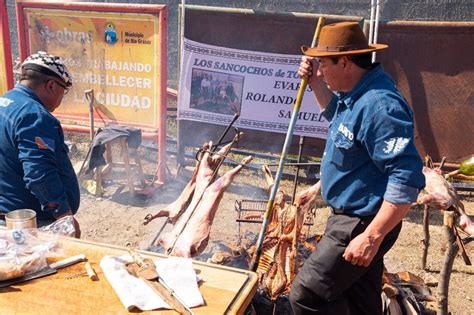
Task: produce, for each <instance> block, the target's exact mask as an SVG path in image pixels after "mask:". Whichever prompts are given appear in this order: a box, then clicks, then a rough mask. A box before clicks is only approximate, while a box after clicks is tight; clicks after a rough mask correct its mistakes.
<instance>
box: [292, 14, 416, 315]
mask: <svg viewBox="0 0 474 315" xmlns="http://www.w3.org/2000/svg"><path fill="white" fill-rule="evenodd" d="M387 47H388V46H387V45H383V44H376V45H375V44H374V45H369V44H368V43H367V39H366V37H365V36H364V34H363V32H362V30H361V28H360V27H359V24H358V23H353V22H342V23H336V24H330V25H327V26H325V27H323V28H322V30H321V36H320V40H319V43H318V45H317V46H316V47H315V48H308V47H302V50H303V53H304V55H305V56H303V58H302V62H301V64H300V67H299V75H300V76H301V77H307V78H308V83H309V84H310V86H311V87H312V88H313V91H314V94H315V96H316V99H317V101H318V105H319V107H320V110H321V112H322V115H323V116H324V117H325V118H326V119H327V120H328V121H329V122H330V125H329V130H328V135H327V142H326V148H325V151H324V155H323V159H322V163H321V194H322V196H323V198H324V200H325V201H326V202H327V204H328V205H329V206H330V207H331V209H332V215H331V216H330V217H329V219H328V222H327V226H326V230H325V233H324V235H323V237H322V238H321V240H320V242H319V244H318V247H317V249H316V250H315V251H314V252H313V253H312V254H311V256H310V257H309V258H308V259H307V260H306V262H305V264H304V266H303V267H302V268H301V269H300V271H299V273H298V275H297V277H296V279H295V281H294V284H293V288H292V291H291V294H290V301H291V305H292V308H293V310H294V312H295V314H381V312H382V303H381V298H380V294H381V288H382V283H381V279H382V272H383V267H384V265H383V256H384V254H385V253H386V252H387V251H388V250H389V249H390V248H391V247H392V245H393V244H394V242H395V240H396V239H397V237H398V234H399V232H400V229H401V220H402V219H403V217H404V216H405V215H406V213H407V212H408V210H409V208H410V205H411V204H412V203H413V202H415V201H416V198H417V195H418V192H419V191H420V190H421V189H422V188H423V187H424V185H425V180H424V177H423V174H422V160H421V158H420V156H419V154H418V152H417V150H416V148H415V144H414V136H413V129H414V128H413V112H412V110H411V108H410V107H409V105H408V104H407V102H406V101H405V99H404V98H403V96H402V95H401V94H400V92H399V91H398V90H397V88H396V86H395V83H394V82H393V81H392V79H391V78H390V77H389V76H388V75H387V74H386V73H385V72H384V70H383V68H382V65H380V64H379V63H372V61H371V53H372V52H374V51H376V50H382V49H385V48H387Z"/></svg>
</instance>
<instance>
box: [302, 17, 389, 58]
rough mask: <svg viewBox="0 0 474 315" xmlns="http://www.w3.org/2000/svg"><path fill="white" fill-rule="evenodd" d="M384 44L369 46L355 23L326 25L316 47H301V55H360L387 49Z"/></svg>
mask: <svg viewBox="0 0 474 315" xmlns="http://www.w3.org/2000/svg"><path fill="white" fill-rule="evenodd" d="M387 47H388V45H385V44H371V45H369V44H368V42H367V38H366V37H365V35H364V32H362V29H361V28H360V26H359V23H357V22H340V23H334V24H328V25H326V26H324V27H323V28H322V29H321V35H320V37H319V42H318V46H316V47H314V48H311V47H307V46H302V47H301V50H302V51H303V54H305V55H307V56H312V57H331V56H342V55H360V54H365V53H370V52H372V51H376V50H381V49H385V48H387Z"/></svg>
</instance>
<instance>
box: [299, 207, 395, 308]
mask: <svg viewBox="0 0 474 315" xmlns="http://www.w3.org/2000/svg"><path fill="white" fill-rule="evenodd" d="M372 219H373V217H356V216H348V215H344V214H335V215H332V216H330V217H329V219H328V223H327V226H326V231H325V232H324V235H323V237H322V238H321V240H320V241H319V243H318V245H317V248H316V250H315V251H314V252H313V253H312V254H311V256H310V257H309V258H308V259H307V260H306V261H305V263H304V265H303V267H302V268H301V269H300V271H299V272H298V275H297V276H296V278H295V281H294V283H293V287H292V289H291V292H290V302H291V307H292V308H293V312H294V313H295V314H334V315H344V314H351V315H354V314H371V315H373V314H381V313H382V301H381V297H380V294H381V290H382V273H383V268H384V265H383V256H384V255H385V253H386V252H388V250H389V249H390V248H391V247H392V246H393V244H394V243H395V241H396V239H397V237H398V234H399V233H400V229H401V226H402V224H401V223H400V224H398V225H397V226H396V227H395V228H394V229H393V230H392V231H391V232H389V233H388V234H387V235H386V236H385V238H384V240H383V242H382V244H381V245H380V248H379V251H378V252H377V254H376V255H375V257H374V259H373V260H372V262H371V264H370V265H369V266H368V267H360V266H354V265H352V264H351V263H350V262H347V261H345V260H344V258H343V257H342V254H343V253H344V251H345V249H346V247H347V245H349V242H350V241H351V240H352V239H353V238H355V237H356V236H357V235H359V234H361V233H362V232H363V231H364V230H365V229H366V228H367V226H368V225H369V223H370V222H371V221H372Z"/></svg>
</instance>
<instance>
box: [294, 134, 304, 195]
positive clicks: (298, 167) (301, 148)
mask: <svg viewBox="0 0 474 315" xmlns="http://www.w3.org/2000/svg"><path fill="white" fill-rule="evenodd" d="M303 145H304V136H300V143H299V148H298V166H296V174H295V180H294V181H293V194H292V195H291V204H293V203H294V202H295V196H296V187H297V186H298V179H299V177H300V165H299V163H301V154H302V153H303Z"/></svg>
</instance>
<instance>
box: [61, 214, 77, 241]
mask: <svg viewBox="0 0 474 315" xmlns="http://www.w3.org/2000/svg"><path fill="white" fill-rule="evenodd" d="M65 216H72V222H73V224H74V230H75V231H76V235H74V237H75V238H81V227H80V225H79V222H77V220H76V218H75V217H74V215H73V214H72V212H67V213H64V214H62V215H60V216H59V217H57V218H56V220H59V219H61V218H64V217H65Z"/></svg>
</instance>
